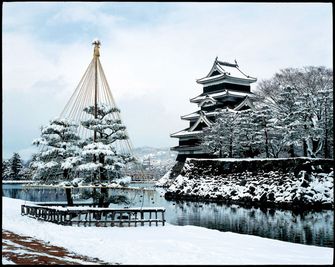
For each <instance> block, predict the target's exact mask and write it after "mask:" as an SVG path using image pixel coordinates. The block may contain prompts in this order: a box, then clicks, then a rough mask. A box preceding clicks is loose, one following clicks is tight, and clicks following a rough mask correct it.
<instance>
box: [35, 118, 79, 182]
mask: <svg viewBox="0 0 335 267" xmlns="http://www.w3.org/2000/svg"><path fill="white" fill-rule="evenodd" d="M77 127H78V126H77V125H76V124H74V123H71V122H70V121H68V120H66V119H58V118H57V119H54V120H52V121H50V124H49V125H47V126H45V127H42V128H41V138H38V139H36V140H34V141H33V144H34V145H36V146H37V147H39V148H40V151H39V152H38V153H36V154H35V155H34V158H33V160H32V161H31V163H30V166H31V168H32V169H33V173H34V175H33V179H35V180H40V181H42V182H53V181H57V180H58V181H64V180H69V179H70V178H71V176H70V173H71V172H73V170H74V167H75V166H76V164H78V163H79V161H80V157H79V156H78V155H79V148H78V141H79V140H80V138H79V136H78V134H77V131H76V129H77Z"/></svg>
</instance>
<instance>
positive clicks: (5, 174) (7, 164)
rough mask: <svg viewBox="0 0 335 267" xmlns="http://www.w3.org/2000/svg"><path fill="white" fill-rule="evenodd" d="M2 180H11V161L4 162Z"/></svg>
mask: <svg viewBox="0 0 335 267" xmlns="http://www.w3.org/2000/svg"><path fill="white" fill-rule="evenodd" d="M2 179H3V180H9V179H10V160H8V159H7V160H3V161H2Z"/></svg>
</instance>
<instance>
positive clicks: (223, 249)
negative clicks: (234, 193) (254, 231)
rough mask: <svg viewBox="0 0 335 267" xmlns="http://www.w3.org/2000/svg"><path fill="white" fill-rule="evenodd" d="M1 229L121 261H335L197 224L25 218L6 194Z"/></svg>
mask: <svg viewBox="0 0 335 267" xmlns="http://www.w3.org/2000/svg"><path fill="white" fill-rule="evenodd" d="M2 200H3V202H2V208H3V209H2V217H3V224H2V228H3V229H5V230H8V231H12V232H14V233H18V234H21V235H28V236H32V237H35V238H37V239H41V240H44V241H49V242H51V244H53V245H57V246H62V247H65V248H66V249H68V250H70V251H73V252H76V253H80V254H83V255H87V256H90V257H97V258H99V259H101V260H103V261H107V262H110V263H121V264H332V262H333V249H332V248H322V247H315V246H307V245H300V244H294V243H288V242H283V241H278V240H271V239H266V238H261V237H256V236H249V235H241V234H235V233H231V232H219V231H217V230H210V229H206V228H201V227H196V226H173V225H170V224H167V225H166V226H164V227H162V226H159V227H156V226H154V227H150V226H143V227H131V228H129V227H124V228H119V227H106V228H103V227H101V228H95V227H77V226H73V227H72V226H61V225H57V224H52V223H49V222H41V221H37V220H35V219H32V218H29V217H26V216H21V215H20V205H21V204H23V203H25V201H23V200H17V199H11V198H7V197H3V198H2Z"/></svg>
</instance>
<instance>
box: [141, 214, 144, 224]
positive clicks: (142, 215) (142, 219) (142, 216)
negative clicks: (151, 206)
mask: <svg viewBox="0 0 335 267" xmlns="http://www.w3.org/2000/svg"><path fill="white" fill-rule="evenodd" d="M143 225H144V214H143V210H141V226H143Z"/></svg>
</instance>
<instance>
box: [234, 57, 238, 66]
mask: <svg viewBox="0 0 335 267" xmlns="http://www.w3.org/2000/svg"><path fill="white" fill-rule="evenodd" d="M234 61H235V64H236V67H238V64H237V61H236V59H235V60H234Z"/></svg>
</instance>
